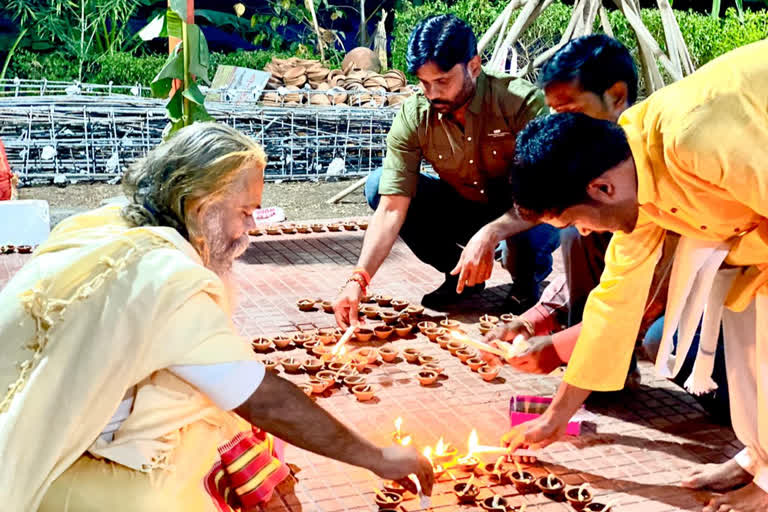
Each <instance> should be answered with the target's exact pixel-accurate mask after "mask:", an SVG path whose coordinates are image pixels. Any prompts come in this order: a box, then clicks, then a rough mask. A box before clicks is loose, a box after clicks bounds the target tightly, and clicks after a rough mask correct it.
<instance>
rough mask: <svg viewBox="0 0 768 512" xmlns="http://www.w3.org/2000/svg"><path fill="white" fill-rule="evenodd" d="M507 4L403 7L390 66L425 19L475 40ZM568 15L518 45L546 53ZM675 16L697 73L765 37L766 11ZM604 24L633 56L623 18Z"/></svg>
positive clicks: (657, 27)
mask: <svg viewBox="0 0 768 512" xmlns="http://www.w3.org/2000/svg"><path fill="white" fill-rule="evenodd" d="M506 3H507V2H506V1H499V0H458V1H457V2H446V1H442V0H433V1H428V2H426V3H423V4H422V5H419V6H414V5H412V4H410V3H407V4H406V7H405V8H404V9H403V10H401V11H399V12H396V13H395V30H394V34H393V35H394V40H393V42H392V61H393V65H394V66H395V67H396V68H398V69H402V70H405V68H406V61H405V51H406V48H407V45H408V37H409V35H410V32H411V30H412V29H413V27H414V26H415V25H416V24H417V23H418V22H419V21H420V20H422V19H424V18H425V17H427V16H430V15H434V14H442V13H453V14H455V15H457V16H459V17H460V18H462V19H464V20H466V21H468V22H469V23H470V25H472V27H473V28H474V30H475V33H476V34H477V37H478V39H479V38H480V37H482V35H483V34H484V33H485V31H486V30H487V29H488V28H489V27H490V26H491V24H493V21H494V20H495V19H496V18H497V17H498V15H499V13H501V11H502V10H503V9H504V6H505V5H506ZM571 9H572V8H571V6H568V5H565V4H563V3H560V2H556V3H554V4H553V5H552V6H551V7H549V8H548V9H547V10H546V11H544V13H542V15H541V16H540V17H539V19H537V20H536V21H535V22H534V23H533V24H532V25H531V27H530V28H529V29H528V30H527V31H526V32H525V34H524V35H523V37H522V42H523V44H524V45H525V47H527V48H529V49H533V51H534V52H535V50H536V49H537V48H542V47H548V46H551V45H552V44H553V43H554V42H556V41H558V40H559V39H560V36H561V34H562V33H563V31H564V30H565V28H566V26H567V25H568V21H569V19H570V17H571ZM675 16H676V18H677V21H678V23H679V24H680V30H681V32H682V33H683V37H684V38H685V40H686V43H687V44H688V48H689V51H690V53H691V58H692V60H693V62H694V65H695V66H696V67H698V66H701V65H703V64H705V63H707V62H708V61H710V60H712V59H714V58H715V57H717V56H719V55H722V54H724V53H726V52H728V51H729V50H732V49H734V48H738V47H739V46H744V45H745V44H749V43H752V42H755V41H758V40H760V39H765V38H766V37H768V11H765V10H762V11H756V12H753V11H747V12H745V14H744V22H743V23H742V22H741V21H740V20H739V19H738V16H737V13H736V10H735V9H728V11H727V12H726V14H725V16H724V17H722V18H720V19H715V18H712V17H711V16H706V15H703V14H700V13H696V12H693V11H675ZM609 18H610V21H611V26H612V27H613V30H614V35H615V36H616V37H617V38H618V39H619V40H620V41H621V42H623V43H624V44H625V45H627V47H629V48H630V49H631V50H632V51H633V52H635V53H636V48H637V43H636V40H635V37H634V33H633V32H632V30H631V28H630V27H629V24H628V23H627V21H626V18H624V16H623V15H622V14H621V13H620V12H618V11H616V10H612V11H610V12H609ZM642 18H643V21H644V22H645V24H646V26H647V27H648V29H649V30H650V31H651V33H652V34H653V36H654V37H655V38H656V40H657V41H658V42H659V44H660V45H661V46H662V48H664V47H666V44H665V40H664V31H663V29H662V24H661V15H660V13H659V11H658V9H643V10H642ZM595 25H596V27H595V28H596V29H599V26H598V25H599V24H598V23H596V24H595Z"/></svg>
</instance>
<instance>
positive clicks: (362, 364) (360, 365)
mask: <svg viewBox="0 0 768 512" xmlns="http://www.w3.org/2000/svg"><path fill="white" fill-rule="evenodd" d="M352 366H354V367H355V371H358V372H362V371H363V370H365V369H366V368H367V367H368V359H366V358H364V357H358V358H355V359H353V360H352Z"/></svg>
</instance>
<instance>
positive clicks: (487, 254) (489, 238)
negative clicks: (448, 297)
mask: <svg viewBox="0 0 768 512" xmlns="http://www.w3.org/2000/svg"><path fill="white" fill-rule="evenodd" d="M498 243H499V235H498V233H497V230H496V229H495V228H494V227H493V226H492V225H487V226H484V227H483V228H481V229H480V231H478V232H477V233H475V236H473V237H472V238H471V239H470V240H469V242H468V243H467V246H466V247H465V248H464V250H463V251H462V252H461V257H460V258H459V262H458V263H457V264H456V266H455V267H454V269H453V270H451V275H453V276H455V275H456V274H459V283H458V284H457V285H456V293H461V292H462V291H464V286H475V285H476V284H480V283H484V282H486V281H487V280H488V279H490V277H491V272H492V271H493V253H494V251H495V250H496V245H497V244H498Z"/></svg>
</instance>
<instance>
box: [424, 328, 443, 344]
mask: <svg viewBox="0 0 768 512" xmlns="http://www.w3.org/2000/svg"><path fill="white" fill-rule="evenodd" d="M422 333H423V334H424V335H425V336H426V337H427V338H428V339H429V341H431V342H433V343H434V342H436V341H437V338H438V337H440V336H444V335H446V334H447V331H446V330H445V329H443V328H442V327H428V328H426V329H424V330H423V331H422Z"/></svg>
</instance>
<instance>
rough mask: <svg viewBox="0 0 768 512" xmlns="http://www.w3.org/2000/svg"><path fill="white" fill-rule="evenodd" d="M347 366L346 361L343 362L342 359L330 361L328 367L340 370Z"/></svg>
mask: <svg viewBox="0 0 768 512" xmlns="http://www.w3.org/2000/svg"><path fill="white" fill-rule="evenodd" d="M344 367H347V365H346V363H342V362H340V361H334V362H332V363H328V369H329V370H331V371H332V372H338V371H339V370H341V369H342V368H344Z"/></svg>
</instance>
